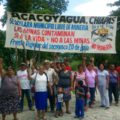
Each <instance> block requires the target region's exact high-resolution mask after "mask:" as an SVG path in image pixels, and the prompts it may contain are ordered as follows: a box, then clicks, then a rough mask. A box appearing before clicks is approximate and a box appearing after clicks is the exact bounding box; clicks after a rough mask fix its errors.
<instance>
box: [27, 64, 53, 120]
mask: <svg viewBox="0 0 120 120" xmlns="http://www.w3.org/2000/svg"><path fill="white" fill-rule="evenodd" d="M29 77H30V78H31V79H32V80H34V84H35V106H36V109H37V119H39V117H40V113H42V119H43V120H46V117H45V110H46V108H47V86H48V87H49V90H50V92H51V94H52V89H51V86H50V84H49V81H48V78H47V75H46V74H45V72H44V67H43V66H40V67H39V70H38V72H37V73H34V74H33V75H32V76H29Z"/></svg>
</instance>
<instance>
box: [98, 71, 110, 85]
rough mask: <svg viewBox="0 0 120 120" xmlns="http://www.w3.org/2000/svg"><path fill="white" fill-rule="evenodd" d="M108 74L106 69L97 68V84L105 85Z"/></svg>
mask: <svg viewBox="0 0 120 120" xmlns="http://www.w3.org/2000/svg"><path fill="white" fill-rule="evenodd" d="M108 75H109V73H108V71H107V70H103V71H100V70H98V85H99V86H100V85H105V86H106V80H107V79H106V78H107V76H108Z"/></svg>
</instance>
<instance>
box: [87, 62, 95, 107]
mask: <svg viewBox="0 0 120 120" xmlns="http://www.w3.org/2000/svg"><path fill="white" fill-rule="evenodd" d="M85 74H86V79H87V81H88V87H89V91H90V102H89V106H90V108H92V107H93V104H94V99H95V86H96V80H97V79H96V76H97V74H96V72H95V71H94V69H93V65H92V64H91V63H89V64H88V65H87V68H86V70H85Z"/></svg>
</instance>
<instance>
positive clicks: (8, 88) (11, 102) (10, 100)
mask: <svg viewBox="0 0 120 120" xmlns="http://www.w3.org/2000/svg"><path fill="white" fill-rule="evenodd" d="M19 96H21V91H20V83H19V81H18V79H17V76H16V75H15V74H14V70H13V68H12V67H8V69H7V74H6V75H4V76H3V78H2V84H1V93H0V113H1V114H2V120H5V117H6V115H7V114H11V113H12V114H13V117H14V120H18V118H17V112H19V111H20V103H19Z"/></svg>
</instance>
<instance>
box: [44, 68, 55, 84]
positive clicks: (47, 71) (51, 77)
mask: <svg viewBox="0 0 120 120" xmlns="http://www.w3.org/2000/svg"><path fill="white" fill-rule="evenodd" d="M45 72H46V74H47V76H48V80H49V82H50V84H51V85H53V82H54V81H53V80H54V78H53V76H56V72H55V70H54V69H52V68H49V69H48V70H45Z"/></svg>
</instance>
